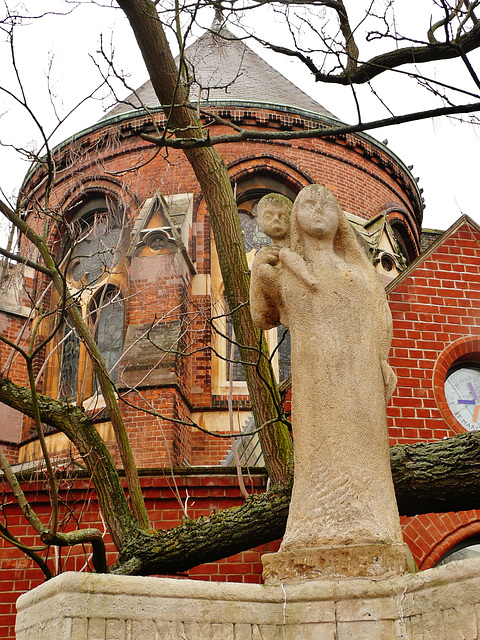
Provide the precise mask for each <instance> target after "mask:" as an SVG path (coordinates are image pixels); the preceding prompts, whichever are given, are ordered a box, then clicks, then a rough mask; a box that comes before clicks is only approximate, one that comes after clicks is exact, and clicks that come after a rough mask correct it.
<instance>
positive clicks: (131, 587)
mask: <svg viewBox="0 0 480 640" xmlns="http://www.w3.org/2000/svg"><path fill="white" fill-rule="evenodd" d="M17 606H18V616H17V627H16V630H17V640H51V639H52V638H55V640H145V639H146V638H148V639H149V640H176V639H179V640H180V639H181V638H182V639H184V640H348V639H355V640H362V639H364V640H394V639H396V640H400V639H401V640H454V639H458V640H460V639H463V640H478V638H480V559H478V560H477V559H475V560H465V561H462V562H452V563H450V564H448V565H446V566H444V567H439V568H437V569H431V570H428V571H425V572H422V573H417V574H407V575H404V576H398V577H395V578H390V579H387V580H377V581H376V580H372V579H356V580H351V579H346V580H318V581H310V582H305V583H303V584H299V585H286V586H284V585H280V586H264V585H253V584H251V585H249V584H215V583H211V582H210V583H209V582H198V581H189V580H182V581H179V580H175V579H170V578H137V577H126V576H107V575H94V574H78V573H77V574H75V573H65V574H63V575H61V576H59V577H57V578H54V579H53V580H51V581H49V582H48V583H46V584H44V585H42V586H40V587H37V588H36V589H34V590H33V591H31V592H29V593H27V594H25V595H24V596H22V597H21V598H19V600H18V603H17Z"/></svg>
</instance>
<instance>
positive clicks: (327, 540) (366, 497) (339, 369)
mask: <svg viewBox="0 0 480 640" xmlns="http://www.w3.org/2000/svg"><path fill="white" fill-rule="evenodd" d="M267 197H268V196H266V197H265V199H264V200H266V198H267ZM262 202H263V200H262ZM260 210H261V213H262V215H261V216H260V223H261V224H264V231H265V233H266V234H267V235H270V237H272V238H273V239H274V242H275V244H274V245H271V246H268V247H264V248H263V249H262V250H261V251H259V252H258V253H257V255H256V256H255V259H254V262H253V265H252V280H251V290H250V304H251V310H252V317H253V319H254V321H255V322H256V324H258V326H260V327H261V328H262V329H270V328H272V327H275V326H277V325H279V324H282V325H284V326H285V327H287V328H288V329H289V330H290V335H291V345H292V352H291V368H292V425H293V436H294V441H295V448H294V455H295V478H294V485H293V493H292V499H291V503H290V509H289V515H288V521H287V527H286V531H285V536H284V538H283V542H282V545H281V547H280V552H279V554H278V555H279V557H278V560H277V561H276V566H275V568H274V569H273V564H275V561H274V560H273V559H272V558H271V557H268V563H269V564H268V567H267V566H266V567H265V579H266V580H267V581H269V580H270V579H272V580H273V582H279V581H284V580H291V579H295V580H301V579H302V578H303V579H304V580H310V579H312V578H318V577H319V576H326V577H337V576H339V577H340V576H344V577H354V576H358V575H375V576H378V575H380V573H381V569H382V568H383V569H384V570H385V571H384V575H385V577H387V576H389V575H392V573H395V572H396V573H402V572H403V571H405V569H406V550H405V548H404V547H403V548H402V547H401V543H402V534H401V530H400V522H399V517H398V510H397V503H396V500H395V493H394V489H393V482H392V477H391V471H390V458H389V452H388V432H387V416H386V403H387V401H388V399H389V397H390V395H391V394H392V392H393V389H394V388H395V380H396V379H395V375H394V373H393V371H392V370H391V368H390V366H389V365H388V361H387V359H388V352H389V348H390V341H391V336H392V319H391V315H390V311H389V308H388V304H387V300H386V296H385V291H384V288H383V286H382V284H381V282H380V280H379V278H378V275H377V273H376V271H375V269H374V267H373V266H372V265H371V264H370V262H369V261H368V259H367V257H366V255H365V253H364V252H363V250H362V249H361V247H360V245H359V243H358V241H357V239H356V237H355V234H354V232H353V230H352V229H351V226H350V224H349V223H348V221H347V219H346V218H345V216H344V214H343V212H342V210H341V207H340V205H339V203H338V202H337V200H336V198H335V196H334V195H333V194H332V193H331V192H330V191H329V190H328V189H327V188H325V187H322V186H320V185H309V186H307V187H305V188H304V189H302V191H301V192H300V193H299V194H298V196H297V198H296V199H295V202H294V205H293V209H292V212H291V218H290V229H289V232H287V230H286V224H287V222H288V213H287V212H286V210H283V208H282V206H281V204H280V203H278V202H277V201H275V200H272V201H271V202H269V204H268V206H267V204H265V205H263V206H262V207H260ZM262 216H263V217H262ZM268 216H270V217H268ZM353 545H361V546H362V547H364V548H365V549H366V547H367V546H368V545H371V546H372V549H371V551H365V552H364V553H363V552H362V553H361V554H359V555H358V557H357V560H358V562H359V563H360V564H362V563H363V564H365V563H366V564H367V565H368V567H369V568H368V569H366V568H365V567H361V568H360V569H359V567H358V566H356V561H355V560H354V555H353V554H350V557H349V559H348V560H347V561H344V560H345V559H342V558H340V555H341V554H340V553H339V551H338V549H339V547H342V546H353ZM378 545H382V546H384V547H386V545H392V547H394V549H392V551H391V553H390V552H388V551H386V550H385V551H384V552H382V554H381V555H380V559H381V561H380V562H375V561H371V560H366V559H365V558H366V557H368V558H373V557H374V556H375V555H376V554H377V552H378ZM319 547H320V548H322V551H323V550H324V549H325V548H326V547H331V548H332V557H333V556H335V558H334V559H333V560H332V562H331V563H330V559H329V560H327V563H328V564H332V569H331V570H329V569H328V568H327V566H326V565H325V562H324V559H325V555H324V554H323V555H322V553H318V554H317V555H316V556H315V551H314V550H315V549H317V548H319ZM402 552H403V559H402V560H400V561H398V562H397V561H395V562H393V561H391V560H390V559H388V560H387V558H390V556H392V557H393V556H397V555H398V554H399V553H402ZM282 554H283V555H282ZM303 556H306V557H308V559H307V561H306V562H302V561H301V558H302V557H303ZM315 557H316V558H317V559H318V563H317V564H315V562H314V559H315ZM383 559H385V561H384V562H383ZM289 562H291V563H293V564H292V566H289ZM302 566H303V567H304V574H303V575H302ZM372 572H373V573H372Z"/></svg>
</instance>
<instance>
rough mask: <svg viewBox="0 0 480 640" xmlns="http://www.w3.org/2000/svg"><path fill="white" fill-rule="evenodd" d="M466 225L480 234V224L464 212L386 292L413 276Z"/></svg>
mask: <svg viewBox="0 0 480 640" xmlns="http://www.w3.org/2000/svg"><path fill="white" fill-rule="evenodd" d="M464 225H468V226H470V227H471V228H472V229H473V230H474V231H476V232H477V233H479V234H480V226H479V225H478V224H477V223H476V222H475V221H474V220H472V218H470V217H469V216H467V215H466V214H464V215H463V216H460V218H458V220H457V221H456V222H454V223H453V224H452V226H451V227H449V228H448V229H447V230H446V231H445V232H444V233H442V235H441V236H440V237H439V238H438V239H437V240H435V241H434V242H432V244H431V245H430V246H429V247H428V249H427V250H426V251H425V252H424V253H422V254H420V255H419V256H418V258H416V259H415V260H414V261H413V262H412V263H411V264H410V265H409V266H408V267H407V268H406V269H405V271H402V273H401V274H400V275H399V276H398V277H397V278H395V280H393V281H392V282H391V283H390V284H389V285H388V286H387V287H385V291H386V293H387V294H388V293H390V292H391V291H393V290H394V289H395V288H396V287H398V285H399V284H401V283H402V282H403V281H404V280H405V279H406V278H408V277H409V276H411V275H412V273H413V272H414V271H415V270H416V269H418V267H420V266H421V265H422V263H423V262H425V260H427V259H428V258H429V257H430V256H431V255H432V254H433V253H435V251H436V250H437V249H438V248H439V247H441V246H442V244H444V243H445V242H446V241H447V240H448V239H449V238H450V237H451V236H452V235H453V234H454V233H456V232H457V231H458V230H459V229H460V228H461V227H463V226H464Z"/></svg>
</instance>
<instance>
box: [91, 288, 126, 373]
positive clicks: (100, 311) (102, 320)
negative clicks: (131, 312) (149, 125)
mask: <svg viewBox="0 0 480 640" xmlns="http://www.w3.org/2000/svg"><path fill="white" fill-rule="evenodd" d="M96 304H97V310H96V311H95V314H94V315H95V322H96V326H97V344H98V348H99V349H100V352H101V354H102V356H103V358H104V360H105V364H106V365H107V369H108V371H109V372H110V378H111V380H112V382H114V383H116V382H117V381H118V361H119V359H120V357H121V355H122V349H123V326H124V316H125V304H124V301H123V298H122V297H121V295H120V292H119V291H118V289H114V288H111V289H108V290H107V291H106V292H105V293H103V294H102V295H100V296H99V298H97V299H96Z"/></svg>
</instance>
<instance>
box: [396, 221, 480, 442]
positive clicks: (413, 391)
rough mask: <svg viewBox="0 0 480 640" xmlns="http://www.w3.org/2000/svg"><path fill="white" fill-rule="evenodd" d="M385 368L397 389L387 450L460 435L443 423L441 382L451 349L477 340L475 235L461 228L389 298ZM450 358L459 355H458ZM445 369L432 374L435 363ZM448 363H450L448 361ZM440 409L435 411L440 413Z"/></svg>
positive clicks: (478, 251)
mask: <svg viewBox="0 0 480 640" xmlns="http://www.w3.org/2000/svg"><path fill="white" fill-rule="evenodd" d="M388 297H389V304H390V309H391V311H392V316H393V341H392V350H391V356H390V364H391V365H392V367H393V368H394V370H395V372H396V374H397V376H398V383H397V388H396V391H395V393H394V395H393V398H392V400H391V402H390V406H389V409H388V415H389V429H390V439H391V444H401V443H404V442H421V441H424V440H438V439H441V438H444V437H448V436H453V435H454V434H455V433H457V432H463V431H464V429H463V428H462V427H461V426H460V425H459V424H458V423H457V422H456V421H455V420H454V419H453V416H452V420H449V421H448V422H446V419H447V420H448V415H449V414H448V413H447V411H446V410H445V409H446V407H444V406H442V402H441V401H442V400H443V401H444V396H443V398H442V394H443V381H444V377H443V376H444V375H445V374H446V373H447V370H448V366H449V365H450V364H452V363H453V360H454V359H455V357H453V356H452V357H451V358H446V356H447V355H448V354H450V352H451V351H452V346H451V345H452V343H456V341H460V343H462V344H465V345H466V346H465V351H464V352H466V349H467V346H468V342H469V341H470V340H473V342H474V343H475V344H476V343H477V342H478V338H479V337H480V316H479V314H478V304H479V302H478V301H479V300H480V233H479V231H478V230H477V229H476V228H475V227H473V226H470V225H469V224H468V223H465V224H464V225H462V226H461V228H460V229H458V230H456V231H455V232H454V233H453V234H452V235H451V236H450V237H449V238H447V239H446V240H445V241H444V242H443V243H442V244H441V246H439V247H438V248H437V249H436V250H435V251H433V253H431V254H430V255H428V254H427V257H426V258H425V259H423V260H421V261H420V263H419V264H418V266H417V267H416V268H415V270H414V271H413V272H412V273H411V274H410V275H408V276H407V277H405V278H404V279H403V280H402V281H401V282H400V283H399V284H397V285H396V286H395V288H394V289H393V290H392V291H391V292H390V293H389V296H388ZM455 353H458V355H461V354H462V351H461V350H457V351H456V352H455ZM442 358H443V359H446V365H445V366H443V367H442V368H441V369H440V370H438V371H437V367H438V365H439V359H442ZM449 360H450V361H449ZM439 404H440V407H439Z"/></svg>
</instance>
